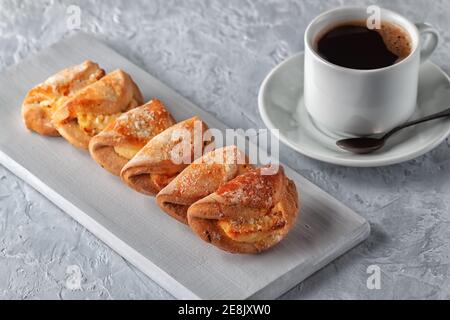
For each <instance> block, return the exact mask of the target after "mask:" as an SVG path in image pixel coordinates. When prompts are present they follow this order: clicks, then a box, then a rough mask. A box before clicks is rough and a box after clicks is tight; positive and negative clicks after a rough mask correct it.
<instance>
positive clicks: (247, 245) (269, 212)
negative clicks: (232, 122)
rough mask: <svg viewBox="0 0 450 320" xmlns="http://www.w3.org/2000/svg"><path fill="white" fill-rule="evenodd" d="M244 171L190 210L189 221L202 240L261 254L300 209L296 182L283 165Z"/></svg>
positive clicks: (285, 231) (290, 224) (235, 250)
mask: <svg viewBox="0 0 450 320" xmlns="http://www.w3.org/2000/svg"><path fill="white" fill-rule="evenodd" d="M262 172H263V168H258V169H254V170H251V171H248V172H246V173H243V174H242V175H240V176H238V177H237V178H235V179H233V180H231V181H230V182H228V183H226V184H224V185H222V186H220V187H219V188H218V189H217V191H216V192H215V193H213V194H211V195H209V196H208V197H206V198H203V199H201V200H199V201H197V202H196V203H194V204H193V205H192V206H191V207H190V208H189V209H188V223H189V225H190V226H191V228H192V230H193V231H194V232H195V233H196V234H197V235H199V236H200V237H201V238H202V239H203V240H205V241H206V242H209V243H211V244H213V245H215V246H217V247H218V248H220V249H222V250H225V251H228V252H231V253H259V252H262V251H265V250H267V249H269V248H271V247H273V246H274V245H276V244H277V243H279V242H280V241H281V240H282V239H283V238H284V237H285V236H286V235H287V234H288V233H289V231H290V230H291V229H292V227H293V224H294V222H295V220H296V218H297V216H298V212H299V199H298V193H297V189H296V186H295V184H294V183H293V182H292V181H291V180H289V179H288V178H287V177H286V176H285V174H284V170H283V168H281V167H280V168H279V171H278V173H276V174H273V175H264V174H262Z"/></svg>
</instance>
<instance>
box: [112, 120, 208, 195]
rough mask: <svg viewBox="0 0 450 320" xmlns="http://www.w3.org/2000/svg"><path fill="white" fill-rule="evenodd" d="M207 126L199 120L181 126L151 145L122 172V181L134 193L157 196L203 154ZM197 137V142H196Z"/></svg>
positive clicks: (152, 140) (167, 131) (155, 139)
mask: <svg viewBox="0 0 450 320" xmlns="http://www.w3.org/2000/svg"><path fill="white" fill-rule="evenodd" d="M207 129H208V127H207V125H206V124H205V123H204V122H203V121H201V120H200V119H199V118H198V117H194V118H191V119H188V120H185V121H183V122H180V123H178V124H176V125H174V126H172V127H170V128H169V129H167V130H165V131H164V132H162V133H160V134H159V135H157V136H156V137H154V138H153V139H151V140H150V141H149V143H147V145H146V146H145V147H144V148H142V150H141V151H139V152H138V153H137V154H136V156H135V157H134V158H133V159H131V161H130V162H128V163H127V164H126V165H125V167H124V168H123V169H122V172H121V174H120V176H121V177H122V180H123V181H124V182H125V183H126V184H127V185H128V186H130V187H131V188H132V189H134V190H136V191H138V192H140V193H143V194H146V195H150V196H155V195H156V194H158V192H160V191H161V190H162V189H163V188H164V187H165V186H167V185H168V184H169V182H170V181H172V180H173V178H175V177H176V176H177V175H178V174H179V173H180V172H181V171H183V170H184V169H185V168H186V167H187V166H188V165H189V163H192V162H193V161H194V160H195V159H197V158H199V157H201V156H202V154H203V149H204V148H205V147H206V146H208V145H209V142H202V141H201V140H203V138H204V133H205V131H206V130H207ZM194 137H195V139H194Z"/></svg>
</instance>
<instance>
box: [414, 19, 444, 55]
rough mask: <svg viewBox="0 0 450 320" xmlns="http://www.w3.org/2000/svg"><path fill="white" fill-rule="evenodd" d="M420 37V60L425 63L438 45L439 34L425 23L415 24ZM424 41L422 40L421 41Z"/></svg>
mask: <svg viewBox="0 0 450 320" xmlns="http://www.w3.org/2000/svg"><path fill="white" fill-rule="evenodd" d="M416 27H417V29H419V33H420V37H421V47H422V48H421V52H420V57H421V58H420V59H421V62H422V63H424V62H425V61H427V60H428V59H429V58H430V56H431V55H432V54H433V52H434V51H435V50H436V48H437V46H438V45H439V39H440V36H439V32H438V31H437V30H436V29H435V28H433V27H432V26H431V25H429V24H427V23H416ZM422 39H424V40H422Z"/></svg>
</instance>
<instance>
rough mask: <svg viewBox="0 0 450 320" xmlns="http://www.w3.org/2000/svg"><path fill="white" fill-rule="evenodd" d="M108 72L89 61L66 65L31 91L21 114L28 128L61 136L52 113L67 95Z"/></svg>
mask: <svg viewBox="0 0 450 320" xmlns="http://www.w3.org/2000/svg"><path fill="white" fill-rule="evenodd" d="M104 75H105V72H104V71H103V70H102V69H100V67H99V66H98V64H96V63H94V62H92V61H86V62H84V63H82V64H80V65H77V66H73V67H71V68H67V69H64V70H62V71H60V72H58V73H57V74H55V75H54V76H52V77H50V78H48V79H47V80H46V81H45V82H43V83H41V84H39V85H37V86H36V87H34V88H33V89H31V90H30V92H28V94H27V96H26V98H25V100H24V102H23V104H22V117H23V120H24V122H25V125H26V126H27V128H28V129H30V130H32V131H35V132H37V133H39V134H42V135H46V136H59V133H58V131H57V130H56V129H55V127H54V126H53V123H52V115H53V113H54V112H55V110H57V109H58V107H60V106H61V105H62V104H63V103H64V102H65V101H66V100H67V99H69V98H70V97H72V96H73V95H74V94H76V93H77V92H78V91H80V90H81V89H83V88H85V87H86V86H88V85H90V84H92V83H94V82H96V81H97V80H99V79H101V78H102V77H103V76H104Z"/></svg>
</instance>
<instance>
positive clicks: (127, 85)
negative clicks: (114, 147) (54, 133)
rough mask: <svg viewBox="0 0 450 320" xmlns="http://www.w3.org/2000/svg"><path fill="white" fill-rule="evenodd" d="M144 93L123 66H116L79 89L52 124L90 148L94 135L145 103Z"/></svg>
mask: <svg viewBox="0 0 450 320" xmlns="http://www.w3.org/2000/svg"><path fill="white" fill-rule="evenodd" d="M143 103H144V102H143V97H142V94H141V92H140V90H139V88H138V87H137V85H136V84H135V83H134V81H133V80H132V79H131V77H130V75H128V74H127V73H126V72H124V71H122V70H116V71H114V72H111V73H109V74H108V75H106V76H104V77H103V78H102V79H100V80H99V81H97V82H95V83H93V84H91V85H90V86H88V87H86V88H84V89H82V90H81V91H79V92H77V93H76V94H75V95H74V96H73V97H71V98H70V99H69V100H68V101H66V102H65V103H64V104H63V105H62V106H61V107H60V108H59V109H58V110H57V111H56V112H55V113H54V114H53V118H52V120H53V124H54V126H55V128H56V129H57V130H58V132H59V134H61V136H63V137H64V138H65V139H66V140H67V141H69V142H70V143H71V144H72V145H74V146H75V147H78V148H82V149H88V147H89V142H90V140H91V138H92V137H93V136H95V135H97V134H98V133H100V132H101V131H102V130H103V129H105V127H107V126H108V125H109V124H110V123H111V122H112V121H114V120H115V118H117V117H118V116H120V115H121V114H122V113H123V112H126V111H128V110H130V109H133V108H135V107H137V106H140V105H142V104H143Z"/></svg>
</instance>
